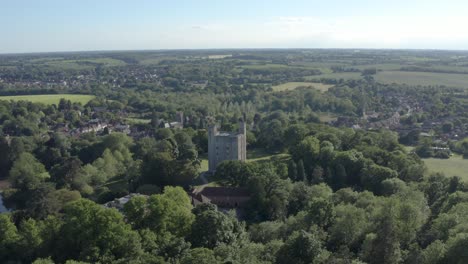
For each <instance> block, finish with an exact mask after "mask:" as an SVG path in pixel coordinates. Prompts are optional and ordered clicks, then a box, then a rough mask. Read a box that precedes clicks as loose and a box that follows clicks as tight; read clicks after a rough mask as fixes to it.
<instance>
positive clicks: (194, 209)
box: [0, 49, 468, 264]
mask: <svg viewBox="0 0 468 264" xmlns="http://www.w3.org/2000/svg"><path fill="white" fill-rule="evenodd" d="M467 73H468V53H467V52H461V51H422V50H421V51H418V50H414V51H407V50H312V49H310V50H308V49H305V50H301V49H298V50H281V49H279V50H187V51H183V50H181V51H141V52H136V51H135V52H133V51H127V52H102V53H100V52H91V53H85V52H83V53H63V54H62V53H50V54H47V53H45V54H21V55H0V201H2V203H0V263H35V264H41V263H44V264H45V263H47V264H49V263H68V264H72V263H174V264H175V263H181V264H188V263H198V264H201V263H207V264H208V263H210V264H211V263H220V264H221V263H239V264H241V263H242V264H243V263H252V264H254V263H259V264H260V263H262V264H267V263H279V264H289V263H304V264H306V263H314V264H315V263H317V264H318V263H336V264H341V263H342V264H345V263H353V264H358V263H369V264H393V263H405V264H406V263H408V264H409V263H421V264H449V263H450V264H452V263H460V264H461V263H467V262H468V253H467V252H468V251H467V249H468V182H467V181H468V92H467V91H468V90H467V89H468V81H467V82H466V83H465V82H464V80H465V79H464V78H465V75H466V74H467ZM421 74H424V76H432V77H431V78H432V79H431V78H429V79H425V80H421V79H420V76H422V75H421ZM431 74H433V75H431ZM441 75H444V78H441ZM389 76H390V77H389ZM467 76H468V75H467ZM398 77H401V78H400V79H397V78H398ZM389 78H390V79H389ZM391 78H394V79H391ZM428 80H429V81H428ZM430 80H435V81H434V82H432V81H430ZM467 80H468V79H467ZM278 87H280V88H278ZM20 95H21V96H26V97H21V98H19V97H17V96H20ZM37 95H41V96H43V97H41V98H45V97H47V96H51V98H52V97H53V99H54V100H52V99H50V100H47V99H44V100H42V99H41V100H42V101H41V100H38V99H37ZM70 95H73V96H70ZM35 96H36V100H35V101H34V100H33V99H29V98H35ZM75 96H78V97H75ZM83 96H86V98H87V99H86V101H82V100H74V99H73V98H83ZM58 97H60V98H61V99H59V100H58V101H57V99H58ZM15 98H17V99H15ZM239 120H243V121H245V122H246V123H247V157H248V159H247V161H246V162H241V161H238V160H227V161H224V162H222V163H221V164H219V166H218V167H217V169H216V172H215V173H209V172H206V170H207V169H206V168H205V166H204V164H206V162H207V151H208V135H207V129H208V127H209V126H210V125H214V124H216V125H218V127H219V128H220V130H222V131H236V130H237V129H238V122H239ZM436 161H437V164H438V166H431V162H436ZM455 161H456V162H457V163H456V164H457V166H453V164H455V163H454V162H455ZM458 164H460V165H458ZM443 166H446V167H447V168H451V170H448V169H447V170H446V169H445V168H444V167H443ZM203 186H210V187H219V188H222V187H224V188H231V189H238V190H239V189H241V190H246V191H247V192H248V194H249V200H248V202H247V204H246V206H245V207H244V208H240V209H236V210H224V209H223V208H218V207H217V206H216V205H215V204H212V203H202V204H194V202H193V199H192V196H191V193H192V191H193V190H195V189H197V188H200V187H203ZM127 196H129V197H131V199H129V200H128V202H126V203H125V204H124V205H123V206H122V207H120V208H109V206H107V205H108V204H110V203H112V202H114V201H116V200H118V199H120V198H122V197H127ZM2 204H3V205H4V207H5V208H4V209H3V212H2ZM239 212H240V213H239Z"/></svg>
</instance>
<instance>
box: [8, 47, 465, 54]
mask: <svg viewBox="0 0 468 264" xmlns="http://www.w3.org/2000/svg"><path fill="white" fill-rule="evenodd" d="M217 50H219V51H236V50H375V51H378V50H389V51H448V52H468V49H439V48H266V47H264V48H172V49H171V48H161V49H102V50H69V51H31V52H0V56H3V55H39V54H54V53H55V54H61V53H99V52H158V51H159V52H165V51H166V52H167V51H217Z"/></svg>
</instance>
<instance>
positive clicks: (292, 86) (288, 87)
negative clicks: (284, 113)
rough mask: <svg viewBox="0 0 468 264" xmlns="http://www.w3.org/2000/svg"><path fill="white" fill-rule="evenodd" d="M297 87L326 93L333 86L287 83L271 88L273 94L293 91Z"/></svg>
mask: <svg viewBox="0 0 468 264" xmlns="http://www.w3.org/2000/svg"><path fill="white" fill-rule="evenodd" d="M299 87H312V88H314V89H317V90H319V91H322V92H326V91H328V89H330V88H331V87H333V85H330V84H323V83H312V82H287V83H283V84H280V85H275V86H273V87H272V88H273V91H275V92H282V91H289V90H294V89H297V88H299Z"/></svg>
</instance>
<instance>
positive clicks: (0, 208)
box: [0, 193, 8, 213]
mask: <svg viewBox="0 0 468 264" xmlns="http://www.w3.org/2000/svg"><path fill="white" fill-rule="evenodd" d="M4 212H8V209H6V207H5V206H4V205H3V197H2V194H1V193H0V213H4Z"/></svg>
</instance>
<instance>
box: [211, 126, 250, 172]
mask: <svg viewBox="0 0 468 264" xmlns="http://www.w3.org/2000/svg"><path fill="white" fill-rule="evenodd" d="M246 159H247V131H246V124H245V122H240V123H239V131H238V132H237V133H236V132H220V131H218V128H217V127H216V125H213V126H210V128H209V130H208V167H209V171H210V172H214V171H215V170H216V166H218V164H219V163H221V162H223V161H225V160H241V161H245V160H246Z"/></svg>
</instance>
